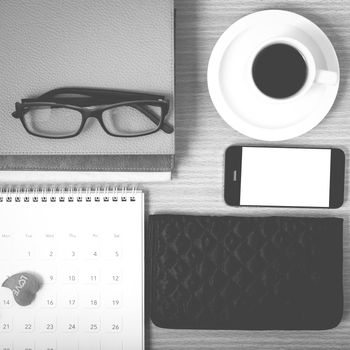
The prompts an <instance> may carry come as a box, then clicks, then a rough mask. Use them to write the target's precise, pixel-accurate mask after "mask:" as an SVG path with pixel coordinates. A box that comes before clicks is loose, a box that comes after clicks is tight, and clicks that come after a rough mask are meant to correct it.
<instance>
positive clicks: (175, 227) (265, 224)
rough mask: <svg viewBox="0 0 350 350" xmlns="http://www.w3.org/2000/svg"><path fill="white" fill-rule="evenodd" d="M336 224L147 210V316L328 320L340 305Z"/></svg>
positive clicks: (271, 325) (165, 323)
mask: <svg viewBox="0 0 350 350" xmlns="http://www.w3.org/2000/svg"><path fill="white" fill-rule="evenodd" d="M342 227H343V220H342V219H338V218H306V217H302V218H292V217H265V218H253V217H204V216H182V215H179V216H177V215H155V216H151V217H150V219H149V235H150V238H151V272H150V273H151V318H152V321H153V322H154V323H155V324H156V325H157V326H159V327H165V328H178V329H236V330H323V329H329V328H333V327H335V326H336V325H337V324H338V323H339V322H340V320H341V318H342V313H343V286H342V284H343V282H342V268H343V266H342V263H343V256H342V255H343V232H342Z"/></svg>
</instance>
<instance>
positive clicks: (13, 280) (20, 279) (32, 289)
mask: <svg viewBox="0 0 350 350" xmlns="http://www.w3.org/2000/svg"><path fill="white" fill-rule="evenodd" d="M2 287H5V288H9V289H11V290H12V294H13V297H14V299H15V301H16V303H17V304H18V305H21V306H28V305H30V304H31V303H32V302H33V301H34V299H35V297H36V293H37V292H38V290H39V289H40V288H41V281H40V278H38V277H37V276H35V275H33V274H31V273H28V272H21V273H17V274H15V275H13V276H11V277H9V278H7V279H6V281H5V282H4V283H3V284H2Z"/></svg>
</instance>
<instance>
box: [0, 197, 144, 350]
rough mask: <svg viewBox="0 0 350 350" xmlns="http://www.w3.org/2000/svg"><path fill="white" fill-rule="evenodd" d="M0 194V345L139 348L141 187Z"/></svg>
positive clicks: (17, 348)
mask: <svg viewBox="0 0 350 350" xmlns="http://www.w3.org/2000/svg"><path fill="white" fill-rule="evenodd" d="M0 196H1V197H0V222H1V224H0V285H1V284H3V282H4V281H6V280H8V279H10V281H11V276H16V275H17V277H18V279H17V280H16V284H15V285H13V286H12V287H11V288H8V287H0V350H12V349H13V350H56V349H57V350H76V349H77V350H78V349H79V350H119V349H120V350H121V349H122V350H138V349H143V347H144V345H143V344H144V312H143V310H144V308H143V306H144V304H143V295H144V284H143V278H144V267H143V258H144V254H143V234H144V217H143V215H144V208H143V194H142V193H124V194H123V195H118V196H117V195H115V194H109V193H108V194H106V193H105V194H101V195H100V194H88V193H85V194H81V193H80V194H76V193H75V194H74V193H70V194H62V193H61V194H57V195H56V194H52V193H51V194H41V195H40V194H39V195H38V194H32V195H28V194H27V193H22V194H16V195H15V194H13V195H8V194H7V195H6V194H2V195H1V194H0ZM18 274H19V275H18ZM28 276H34V278H35V279H36V281H39V282H38V283H39V284H38V291H37V292H36V294H35V296H34V295H31V294H30V293H29V294H28V295H27V294H26V295H25V296H26V297H28V296H29V297H31V296H33V297H35V298H34V300H33V301H32V302H31V303H30V305H27V306H21V305H19V304H18V302H17V301H16V299H15V296H16V294H18V293H19V292H21V293H23V291H22V290H21V288H26V287H27V286H28V285H27V286H26V283H29V282H27V281H28ZM33 285H34V284H33ZM35 286H36V284H35Z"/></svg>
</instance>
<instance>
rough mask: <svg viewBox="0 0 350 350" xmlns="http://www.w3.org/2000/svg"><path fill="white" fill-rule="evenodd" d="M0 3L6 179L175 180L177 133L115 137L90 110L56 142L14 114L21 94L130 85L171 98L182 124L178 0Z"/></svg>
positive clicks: (1, 148) (0, 148)
mask: <svg viewBox="0 0 350 350" xmlns="http://www.w3.org/2000/svg"><path fill="white" fill-rule="evenodd" d="M0 6H1V11H0V76H1V80H0V139H1V144H0V171H1V174H0V181H7V179H9V180H14V179H18V181H23V180H26V179H28V178H31V179H33V180H35V178H36V177H38V176H39V177H40V178H41V179H42V178H44V179H45V178H46V179H47V180H49V178H51V177H52V176H54V177H56V178H57V179H58V180H60V181H62V180H63V181H64V180H65V178H66V179H67V181H70V180H71V179H74V180H86V181H91V180H96V181H119V180H138V181H141V180H146V181H147V180H152V179H154V180H160V179H169V178H170V174H171V170H172V169H173V166H174V154H175V146H174V138H175V133H172V134H167V133H165V132H164V131H162V130H160V131H158V132H156V133H155V134H152V135H148V136H142V137H136V138H116V137H111V136H109V135H107V134H106V133H105V132H104V131H103V130H102V128H101V126H100V125H99V123H98V121H97V120H95V119H93V118H90V119H89V120H88V122H87V124H86V125H85V127H84V130H83V132H82V133H81V134H80V135H78V136H77V137H73V138H70V139H64V140H51V139H43V138H38V137H35V136H32V135H30V134H28V133H27V132H26V131H25V129H24V128H23V126H22V125H21V123H20V122H19V120H16V119H14V118H12V117H11V113H12V112H13V111H14V107H15V103H16V102H18V101H21V99H24V98H35V97H37V96H40V95H41V94H44V93H45V92H47V91H49V90H51V89H55V88H60V87H73V86H74V87H76V86H78V87H92V88H105V89H119V90H131V91H136V92H147V93H152V94H159V95H164V96H166V98H168V99H169V101H170V112H169V114H168V116H167V117H166V121H167V123H169V124H171V125H172V126H174V127H175V120H174V4H173V1H172V0H147V1H142V0H129V1H124V0H113V1H112V0H103V1H94V0H75V1H69V0H62V1H59V2H57V1H54V0H42V1H26V0H13V1H2V2H1V4H0ZM21 170H22V171H24V173H22V171H21ZM20 173H22V174H20ZM155 174H156V175H157V176H154V175H155Z"/></svg>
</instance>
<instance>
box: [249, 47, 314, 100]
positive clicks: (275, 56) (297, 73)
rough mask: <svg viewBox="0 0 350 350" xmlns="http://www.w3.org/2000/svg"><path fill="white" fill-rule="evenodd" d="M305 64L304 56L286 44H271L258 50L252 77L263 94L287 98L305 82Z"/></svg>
mask: <svg viewBox="0 0 350 350" xmlns="http://www.w3.org/2000/svg"><path fill="white" fill-rule="evenodd" d="M306 77H307V65H306V62H305V60H304V57H303V56H302V55H301V54H300V52H299V51H298V50H297V49H295V48H294V47H292V46H290V45H287V44H273V45H270V46H268V47H266V48H264V49H263V50H261V51H260V52H259V54H258V55H257V56H256V58H255V60H254V64H253V79H254V82H255V84H256V86H257V87H258V88H259V90H260V91H261V92H263V93H264V94H265V95H267V96H270V97H273V98H287V97H290V96H293V95H294V94H296V93H297V92H298V91H299V90H300V89H301V88H302V87H303V86H304V84H305V81H306Z"/></svg>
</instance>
